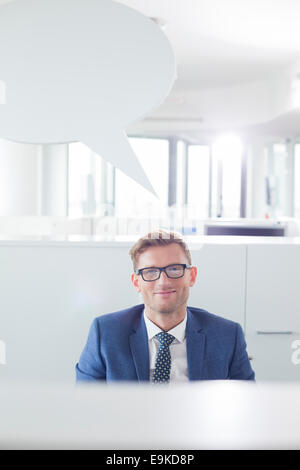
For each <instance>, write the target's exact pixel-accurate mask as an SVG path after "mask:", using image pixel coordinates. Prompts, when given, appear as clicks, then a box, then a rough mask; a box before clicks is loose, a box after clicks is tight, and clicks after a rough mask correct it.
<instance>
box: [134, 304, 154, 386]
mask: <svg viewBox="0 0 300 470" xmlns="http://www.w3.org/2000/svg"><path fill="white" fill-rule="evenodd" d="M142 312H143V311H142ZM129 343H130V349H131V353H132V358H133V362H134V365H135V369H136V374H137V376H138V380H139V381H145V380H148V381H149V375H150V369H149V348H148V335H147V329H146V325H145V321H144V317H143V315H142V316H139V319H138V321H137V322H136V325H135V326H134V328H133V330H132V333H131V335H130V337H129Z"/></svg>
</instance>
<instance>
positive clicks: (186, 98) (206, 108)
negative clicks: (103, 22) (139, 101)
mask: <svg viewBox="0 0 300 470" xmlns="http://www.w3.org/2000/svg"><path fill="white" fill-rule="evenodd" d="M118 1H119V2H120V3H123V4H125V5H127V6H129V7H132V8H134V9H136V10H138V11H140V12H141V13H143V14H144V15H146V16H148V17H150V18H154V19H156V21H157V22H158V23H159V24H160V25H161V27H162V28H163V31H164V33H165V34H166V36H167V37H168V39H169V40H170V43H171V44H172V46H173V49H174V52H175V56H176V60H177V74H178V77H177V80H176V82H175V85H174V86H173V89H172V91H171V93H170V95H169V96H168V97H167V99H166V100H165V101H164V102H163V103H162V104H161V106H160V107H159V108H158V109H157V110H155V111H154V112H153V113H152V114H150V115H148V116H147V118H146V119H144V120H143V121H140V122H139V123H136V124H135V125H133V126H131V127H130V128H129V129H128V131H129V132H131V133H137V134H138V133H144V134H148V133H149V134H156V133H166V134H172V133H173V132H179V133H181V134H182V136H185V137H187V138H191V139H194V140H197V139H198V138H202V136H203V135H206V136H207V135H208V134H209V133H212V134H214V133H216V132H217V133H219V132H220V131H233V132H234V131H237V130H238V131H240V132H244V133H250V134H255V133H256V132H257V133H258V134H260V135H263V134H264V133H265V134H266V135H268V136H270V137H271V138H273V137H277V136H278V137H296V136H299V137H300V119H299V118H300V111H299V112H298V109H299V110H300V28H299V24H300V2H299V0H276V1H274V0H242V1H241V0H118Z"/></svg>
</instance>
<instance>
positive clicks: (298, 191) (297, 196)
mask: <svg viewBox="0 0 300 470" xmlns="http://www.w3.org/2000/svg"><path fill="white" fill-rule="evenodd" d="M294 168H295V170H294V188H295V192H294V215H295V217H296V218H300V144H296V145H295V166H294Z"/></svg>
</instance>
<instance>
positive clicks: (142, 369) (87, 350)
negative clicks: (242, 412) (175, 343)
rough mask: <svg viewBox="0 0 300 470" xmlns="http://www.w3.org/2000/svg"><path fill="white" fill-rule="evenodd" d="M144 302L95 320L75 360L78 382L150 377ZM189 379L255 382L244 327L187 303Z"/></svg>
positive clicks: (129, 379) (145, 378)
mask: <svg viewBox="0 0 300 470" xmlns="http://www.w3.org/2000/svg"><path fill="white" fill-rule="evenodd" d="M143 310H144V304H141V305H136V306H134V307H131V308H128V309H125V310H121V311H119V312H115V313H110V314H106V315H102V316H100V317H97V318H95V320H94V321H93V323H92V325H91V328H90V331H89V335H88V340H87V343H86V345H85V347H84V349H83V352H82V354H81V356H80V359H79V362H78V363H77V364H76V379H77V381H82V380H84V381H87V380H89V381H90V380H106V381H118V380H123V381H132V380H133V381H149V351H148V336H147V330H146V325H145V321H144V317H143ZM186 349H187V363H188V374H189V380H216V379H219V380H225V379H233V380H254V372H253V370H252V368H251V365H250V362H249V359H248V355H247V352H246V342H245V339H244V334H243V331H242V328H241V327H240V325H239V324H238V323H235V322H233V321H230V320H226V319H225V318H222V317H219V316H216V315H213V314H211V313H209V312H207V311H205V310H202V309H198V308H193V307H188V308H187V323H186Z"/></svg>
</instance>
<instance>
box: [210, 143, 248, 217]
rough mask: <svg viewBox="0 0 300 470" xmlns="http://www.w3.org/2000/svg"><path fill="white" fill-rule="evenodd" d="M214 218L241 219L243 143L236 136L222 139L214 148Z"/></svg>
mask: <svg viewBox="0 0 300 470" xmlns="http://www.w3.org/2000/svg"><path fill="white" fill-rule="evenodd" d="M212 158H213V165H212V200H213V212H212V215H213V217H226V218H237V217H240V202H241V172H242V143H241V141H240V139H239V138H238V137H236V136H231V135H227V136H223V137H220V138H219V139H218V140H217V141H216V142H215V143H214V144H213V146H212Z"/></svg>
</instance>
